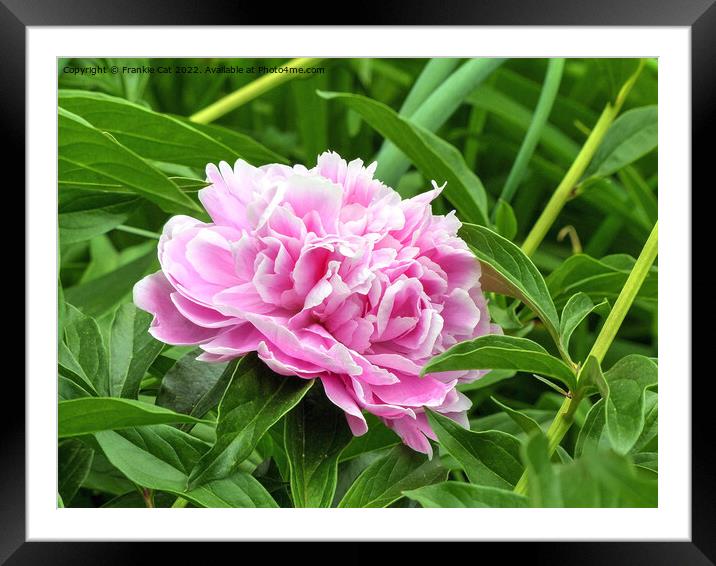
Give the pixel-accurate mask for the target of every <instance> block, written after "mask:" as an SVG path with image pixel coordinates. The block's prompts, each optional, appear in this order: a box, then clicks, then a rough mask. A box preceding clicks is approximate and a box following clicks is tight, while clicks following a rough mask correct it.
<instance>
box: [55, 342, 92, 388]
mask: <svg viewBox="0 0 716 566" xmlns="http://www.w3.org/2000/svg"><path fill="white" fill-rule="evenodd" d="M62 346H64V347H65V348H67V347H66V346H65V345H64V344H62ZM61 371H62V370H61ZM92 395H96V392H95V393H92V392H91V388H90V387H87V388H85V387H83V386H82V385H81V384H80V383H77V382H75V381H72V379H70V378H67V377H65V376H64V375H58V376H57V398H58V400H59V401H64V400H67V399H78V398H80V397H90V396H92Z"/></svg>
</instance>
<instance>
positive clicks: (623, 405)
mask: <svg viewBox="0 0 716 566" xmlns="http://www.w3.org/2000/svg"><path fill="white" fill-rule="evenodd" d="M657 381H658V369H657V366H656V364H655V363H654V362H652V361H651V360H650V359H649V358H647V357H645V356H640V355H638V354H632V355H629V356H626V357H625V358H622V359H621V360H619V361H618V362H617V363H616V364H614V366H612V368H611V369H610V370H609V371H607V372H605V373H604V382H605V383H606V385H607V386H608V388H607V390H606V391H602V396H603V397H604V406H605V424H606V428H607V432H608V434H609V440H610V442H611V445H612V447H613V448H614V450H616V451H617V452H619V453H621V454H624V453H626V452H628V451H629V450H630V449H631V448H632V446H634V443H635V442H636V441H637V439H638V438H639V436H640V435H641V433H642V430H643V429H644V421H645V397H646V392H647V388H649V387H652V386H654V385H656V383H657Z"/></svg>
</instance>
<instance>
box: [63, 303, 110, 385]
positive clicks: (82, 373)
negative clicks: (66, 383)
mask: <svg viewBox="0 0 716 566" xmlns="http://www.w3.org/2000/svg"><path fill="white" fill-rule="evenodd" d="M65 313H66V315H65V322H64V331H65V332H64V334H65V341H64V342H62V343H60V345H59V353H58V355H59V363H60V366H61V367H62V368H64V369H66V370H67V372H68V373H67V374H66V377H69V378H70V379H73V381H76V382H77V383H78V384H79V385H80V386H82V387H84V388H85V389H87V390H89V391H90V392H91V393H93V394H95V395H97V394H99V395H108V394H109V388H108V365H107V355H106V353H105V351H106V350H105V345H104V340H103V338H102V334H101V332H100V330H99V326H97V323H96V322H95V320H94V319H93V318H92V317H89V316H86V315H85V314H83V313H82V312H81V311H79V310H78V309H77V308H75V307H74V306H72V305H70V304H67V305H66V308H65Z"/></svg>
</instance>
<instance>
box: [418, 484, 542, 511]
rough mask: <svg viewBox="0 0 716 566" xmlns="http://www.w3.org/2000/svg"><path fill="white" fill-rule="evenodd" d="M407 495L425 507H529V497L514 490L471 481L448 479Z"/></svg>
mask: <svg viewBox="0 0 716 566" xmlns="http://www.w3.org/2000/svg"><path fill="white" fill-rule="evenodd" d="M405 495H406V497H408V498H410V499H413V500H414V501H417V502H418V503H420V505H422V506H423V507H436V508H452V509H456V508H463V507H466V508H476V507H492V508H505V507H506V508H515V507H529V505H528V501H527V498H526V497H525V496H524V495H519V494H517V493H514V492H512V491H508V490H505V489H499V488H496V487H487V486H484V485H472V484H469V483H463V482H456V481H446V482H442V483H437V484H435V485H427V486H425V487H421V488H419V489H412V490H410V491H406V492H405Z"/></svg>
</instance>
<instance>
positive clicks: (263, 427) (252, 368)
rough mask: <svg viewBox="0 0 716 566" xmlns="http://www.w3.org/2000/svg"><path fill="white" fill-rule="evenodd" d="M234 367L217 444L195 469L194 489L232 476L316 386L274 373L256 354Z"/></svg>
mask: <svg viewBox="0 0 716 566" xmlns="http://www.w3.org/2000/svg"><path fill="white" fill-rule="evenodd" d="M230 367H233V371H232V377H231V382H230V383H229V386H228V388H227V389H226V392H225V393H224V397H223V398H222V400H221V403H219V417H218V421H217V425H216V444H214V446H212V448H211V450H210V451H209V452H207V453H206V454H205V455H204V456H203V457H202V459H201V460H200V461H199V463H198V464H197V466H196V467H195V468H194V469H193V470H192V472H191V476H190V483H189V487H190V488H195V487H197V486H199V485H202V484H205V483H207V482H209V481H210V480H215V479H223V478H225V477H227V476H229V475H231V473H232V472H233V471H234V470H235V469H236V467H237V466H238V465H239V464H240V463H241V462H242V461H243V460H244V459H246V458H247V457H248V456H249V455H250V454H251V452H252V451H253V450H254V448H255V447H256V444H257V443H258V441H259V440H260V439H261V437H262V436H263V435H264V433H266V431H267V430H268V429H269V428H271V426H272V425H273V424H274V423H275V422H276V421H278V420H279V419H280V418H281V417H282V416H283V415H284V414H286V413H287V412H288V411H290V410H291V409H292V408H293V407H294V406H295V405H296V404H297V403H298V402H299V401H300V400H301V398H302V397H303V396H304V395H305V394H306V392H307V391H308V390H309V388H310V387H311V385H313V381H312V380H302V379H297V378H295V377H285V376H281V375H278V374H275V373H273V372H272V371H271V370H270V369H269V368H268V367H266V366H265V365H264V364H263V362H261V361H260V360H259V358H258V356H256V354H248V355H247V356H244V357H243V358H241V360H239V361H236V362H232V364H231V365H230Z"/></svg>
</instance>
